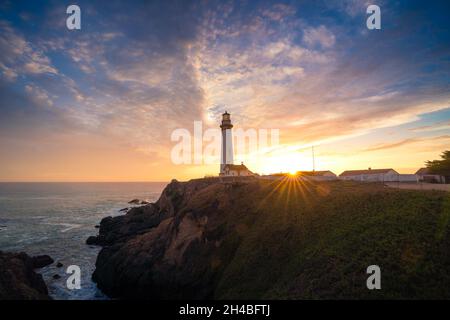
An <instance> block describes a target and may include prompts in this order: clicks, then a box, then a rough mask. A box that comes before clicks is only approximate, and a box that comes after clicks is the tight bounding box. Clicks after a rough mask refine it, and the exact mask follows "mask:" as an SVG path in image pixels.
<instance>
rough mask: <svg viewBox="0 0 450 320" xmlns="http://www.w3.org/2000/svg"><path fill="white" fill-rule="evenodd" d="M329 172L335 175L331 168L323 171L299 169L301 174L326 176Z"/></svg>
mask: <svg viewBox="0 0 450 320" xmlns="http://www.w3.org/2000/svg"><path fill="white" fill-rule="evenodd" d="M327 173H331V174H333V175H335V174H334V173H333V172H331V171H330V170H323V171H298V172H297V174H301V175H304V176H324V175H325V174H327Z"/></svg>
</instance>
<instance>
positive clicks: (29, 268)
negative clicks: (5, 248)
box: [0, 251, 51, 300]
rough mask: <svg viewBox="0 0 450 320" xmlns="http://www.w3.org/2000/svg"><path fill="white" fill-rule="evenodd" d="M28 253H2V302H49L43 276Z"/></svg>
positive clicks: (0, 275) (0, 288) (0, 266)
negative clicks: (36, 270)
mask: <svg viewBox="0 0 450 320" xmlns="http://www.w3.org/2000/svg"><path fill="white" fill-rule="evenodd" d="M34 263H35V261H34V260H33V258H31V257H30V256H28V255H27V254H26V253H24V252H21V253H13V252H2V251H0V300H49V299H51V298H50V297H49V295H48V290H47V286H46V285H45V282H44V280H43V278H42V275H40V274H38V273H36V272H35V271H34V268H35V265H34Z"/></svg>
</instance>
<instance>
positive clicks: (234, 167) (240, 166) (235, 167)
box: [224, 164, 250, 171]
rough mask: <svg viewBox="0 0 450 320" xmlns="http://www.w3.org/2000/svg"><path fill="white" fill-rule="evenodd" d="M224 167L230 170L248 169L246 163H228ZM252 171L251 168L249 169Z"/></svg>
mask: <svg viewBox="0 0 450 320" xmlns="http://www.w3.org/2000/svg"><path fill="white" fill-rule="evenodd" d="M224 168H228V169H230V170H236V171H243V170H248V168H247V167H246V166H245V165H244V164H226V165H225V167H224ZM248 171H250V170H248Z"/></svg>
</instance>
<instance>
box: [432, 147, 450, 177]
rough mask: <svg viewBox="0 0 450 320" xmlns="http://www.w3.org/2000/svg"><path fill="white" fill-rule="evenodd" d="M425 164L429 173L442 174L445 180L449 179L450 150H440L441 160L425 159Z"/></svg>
mask: <svg viewBox="0 0 450 320" xmlns="http://www.w3.org/2000/svg"><path fill="white" fill-rule="evenodd" d="M426 165H427V168H428V169H430V172H431V173H434V174H439V175H442V176H444V177H445V178H446V182H448V181H450V150H446V151H444V152H442V154H441V160H433V161H427V162H426Z"/></svg>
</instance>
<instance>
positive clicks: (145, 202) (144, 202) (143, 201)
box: [141, 200, 150, 204]
mask: <svg viewBox="0 0 450 320" xmlns="http://www.w3.org/2000/svg"><path fill="white" fill-rule="evenodd" d="M149 203H150V202H148V201H145V200H142V201H141V204H149Z"/></svg>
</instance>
